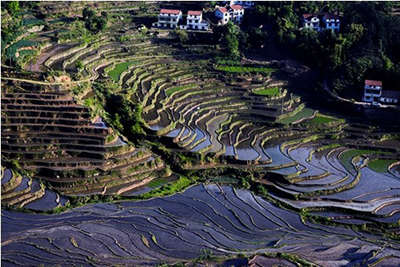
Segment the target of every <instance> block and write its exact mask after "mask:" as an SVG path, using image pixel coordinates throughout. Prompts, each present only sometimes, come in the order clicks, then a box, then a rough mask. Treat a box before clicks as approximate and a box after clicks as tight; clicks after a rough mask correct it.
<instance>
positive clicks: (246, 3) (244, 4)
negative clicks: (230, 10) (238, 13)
mask: <svg viewBox="0 0 400 267" xmlns="http://www.w3.org/2000/svg"><path fill="white" fill-rule="evenodd" d="M226 3H227V4H228V5H229V6H233V5H241V6H242V7H243V8H252V7H254V6H255V5H256V3H255V2H254V1H227V2H226Z"/></svg>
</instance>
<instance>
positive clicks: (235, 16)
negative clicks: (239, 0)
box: [214, 5, 244, 25]
mask: <svg viewBox="0 0 400 267" xmlns="http://www.w3.org/2000/svg"><path fill="white" fill-rule="evenodd" d="M214 14H215V16H216V17H217V18H220V20H219V22H218V24H219V25H225V24H226V23H228V21H232V22H234V23H241V22H242V20H243V15H244V9H243V7H242V6H241V5H233V6H225V7H219V6H216V8H215V13H214Z"/></svg>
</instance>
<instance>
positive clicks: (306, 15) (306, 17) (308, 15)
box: [303, 14, 317, 19]
mask: <svg viewBox="0 0 400 267" xmlns="http://www.w3.org/2000/svg"><path fill="white" fill-rule="evenodd" d="M312 17H317V15H314V14H303V18H305V19H309V18H312Z"/></svg>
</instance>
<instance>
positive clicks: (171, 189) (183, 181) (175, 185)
mask: <svg viewBox="0 0 400 267" xmlns="http://www.w3.org/2000/svg"><path fill="white" fill-rule="evenodd" d="M192 183H193V181H192V180H190V179H189V178H186V177H184V176H181V177H179V179H178V180H177V181H174V182H172V183H168V184H166V185H163V186H161V187H159V188H157V189H154V190H152V191H150V192H147V193H144V194H143V195H140V197H141V198H142V199H149V198H154V197H161V196H166V195H172V194H174V193H176V192H179V191H181V190H182V189H184V188H186V187H188V186H189V185H190V184H192Z"/></svg>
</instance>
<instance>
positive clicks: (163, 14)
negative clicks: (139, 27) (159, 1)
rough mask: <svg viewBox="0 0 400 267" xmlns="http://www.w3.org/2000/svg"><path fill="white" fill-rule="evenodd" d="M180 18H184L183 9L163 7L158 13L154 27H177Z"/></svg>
mask: <svg viewBox="0 0 400 267" xmlns="http://www.w3.org/2000/svg"><path fill="white" fill-rule="evenodd" d="M180 19H182V11H180V10H177V9H161V11H160V14H159V15H158V22H154V23H153V27H160V28H171V29H175V28H177V27H178V23H179V20H180Z"/></svg>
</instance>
